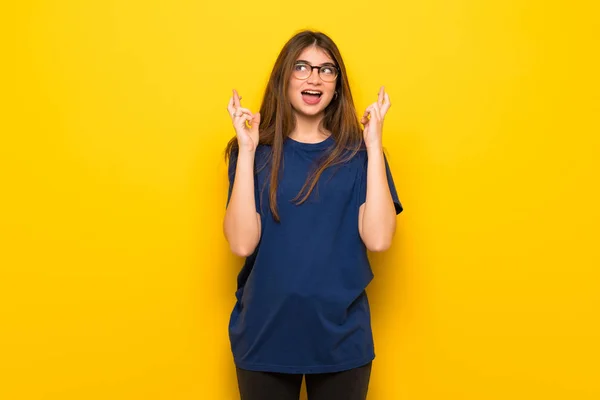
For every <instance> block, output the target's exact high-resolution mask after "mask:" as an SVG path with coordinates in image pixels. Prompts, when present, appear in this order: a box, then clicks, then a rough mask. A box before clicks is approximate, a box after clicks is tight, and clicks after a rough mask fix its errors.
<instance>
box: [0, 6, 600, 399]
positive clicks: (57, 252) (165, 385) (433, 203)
mask: <svg viewBox="0 0 600 400" xmlns="http://www.w3.org/2000/svg"><path fill="white" fill-rule="evenodd" d="M13 3H14V4H12V5H10V6H8V7H10V9H6V7H7V6H4V7H5V10H4V11H3V12H2V13H0V14H2V19H3V21H2V28H1V29H2V30H3V31H4V32H3V34H2V39H1V40H2V41H3V43H4V44H3V46H2V48H3V51H2V53H3V61H2V67H0V68H2V71H3V73H2V81H3V83H2V93H3V96H2V97H3V98H4V99H3V104H2V107H1V113H2V118H1V124H2V131H1V139H2V144H1V145H0V177H1V179H0V182H1V188H2V189H1V190H2V197H1V200H0V201H1V203H2V204H1V206H2V207H1V211H0V223H1V228H2V229H1V236H0V239H1V240H0V243H1V251H0V263H1V269H0V297H1V303H0V304H1V305H0V324H1V325H0V328H1V329H0V339H1V340H0V398H1V399H7V400H13V399H44V400H51V399H52V400H54V399H56V400H70V399H77V400H93V399H99V400H100V399H101V400H107V399H111V400H120V399H123V400H134V399H136V400H137V399H144V400H154V399H169V400H171V399H172V400H180V399H181V400H183V399H186V400H187V399H217V400H220V399H236V398H237V390H236V381H235V375H234V373H235V372H234V369H233V364H232V359H231V355H230V354H231V353H230V350H229V342H228V338H227V322H228V318H229V312H230V310H231V308H232V306H233V304H234V300H235V298H234V291H235V277H236V274H237V272H238V270H239V268H240V266H241V261H242V260H241V259H237V258H235V257H234V256H232V255H230V254H229V252H228V247H227V245H226V242H225V239H224V237H223V235H222V231H221V222H222V217H223V214H224V211H225V208H224V207H225V198H226V190H227V186H226V185H227V181H226V172H225V171H226V169H225V164H224V162H223V161H222V151H223V148H224V146H225V143H226V141H227V140H228V139H229V138H230V137H231V136H232V135H233V134H234V132H233V129H232V128H231V126H230V120H229V118H228V115H227V112H226V105H227V101H228V98H229V96H230V93H231V89H232V88H236V89H238V91H239V92H240V93H241V95H242V96H243V97H244V100H243V101H242V103H243V104H245V106H247V107H249V108H251V109H252V110H257V109H258V107H259V104H260V96H261V94H262V91H263V89H264V85H265V83H266V79H267V77H268V74H269V72H270V69H271V67H272V65H273V62H274V60H275V57H276V56H277V54H278V52H279V50H280V49H281V46H282V45H283V44H284V42H285V41H286V40H287V39H288V38H289V37H290V36H292V35H293V34H294V33H295V32H296V31H297V30H299V29H301V28H314V29H320V30H323V31H325V32H326V33H328V34H330V35H331V36H332V37H333V39H334V40H335V41H336V42H337V43H338V45H339V46H340V48H341V51H342V55H343V56H344V57H345V61H346V63H347V67H348V69H349V74H350V79H351V84H352V88H353V91H354V95H355V98H356V102H357V106H358V108H359V110H360V112H361V114H362V111H363V110H364V108H365V107H366V106H367V105H368V104H370V103H371V102H373V101H375V99H376V94H377V91H378V89H379V85H385V86H386V87H387V89H388V91H389V93H390V96H391V100H392V103H393V107H392V108H391V110H390V113H389V114H388V118H387V120H386V121H387V122H386V126H385V128H384V144H385V146H386V148H387V151H388V153H389V157H390V158H389V160H390V165H391V167H392V171H393V173H394V177H395V180H396V185H397V188H398V192H399V194H400V196H401V199H402V201H403V203H404V206H405V212H404V213H403V214H401V216H400V217H399V219H398V232H397V236H396V238H395V241H394V245H393V249H392V250H390V251H388V252H387V253H384V254H377V255H374V256H373V257H372V261H373V268H374V271H375V275H376V277H375V280H374V282H373V283H372V284H371V285H370V286H369V290H368V292H369V296H370V299H371V306H372V312H373V324H374V331H375V341H376V343H375V346H376V353H377V358H376V361H375V364H374V368H373V375H372V380H371V390H370V396H369V399H372V400H374V399H380V400H389V399H407V400H425V399H431V400H440V399H460V400H506V399H515V400H516V399H527V400H530V399H544V400H549V399H561V400H564V399H577V400H586V399H598V398H600V380H598V379H597V378H598V375H599V373H600V371H599V369H600V368H599V367H598V359H599V357H600V351H599V342H600V341H599V339H600V329H599V322H598V321H599V318H598V316H599V315H598V314H599V312H598V310H599V305H600V298H599V293H600V291H599V288H598V286H599V284H598V281H599V278H600V274H599V273H598V267H599V266H600V256H599V253H598V248H597V245H598V223H599V222H600V218H599V217H600V215H599V214H600V213H599V211H598V209H599V207H598V204H599V200H600V197H599V195H598V188H597V187H598V173H599V172H600V171H599V169H600V168H599V167H600V163H599V161H598V155H599V147H600V146H599V144H600V143H599V139H598V135H599V133H600V129H599V128H600V124H599V122H598V116H599V113H600V104H599V103H600V97H599V95H598V93H599V92H600V85H599V80H598V78H597V77H598V71H599V70H600V65H599V63H598V58H597V57H598V56H597V53H598V39H599V38H600V37H599V36H600V35H598V30H597V28H595V27H593V26H592V24H597V20H598V17H599V16H598V12H597V11H598V10H597V7H593V6H591V5H587V4H585V3H583V2H577V1H570V2H567V1H565V2H564V4H562V5H561V4H559V3H558V2H548V1H541V0H537V1H536V0H520V1H500V0H497V1H491V2H490V1H479V0H462V1H458V0H457V1H442V0H424V1H410V2H408V1H400V2H398V1H389V2H386V3H381V2H359V1H353V2H351V3H348V2H346V1H341V0H338V1H335V0H334V1H333V2H329V3H327V2H304V3H303V2H300V3H293V2H292V3H289V2H278V1H273V0H271V1H267V0H262V1H251V2H246V1H232V2H214V1H206V0H200V1H181V2H168V1H154V2H148V1H128V2H125V1H113V2H108V1H93V2H92V1H66V0H63V1H46V2H42V1H29V2H13ZM589 3H590V4H592V2H591V1H590V2H589ZM594 8H596V9H594ZM594 378H596V379H594Z"/></svg>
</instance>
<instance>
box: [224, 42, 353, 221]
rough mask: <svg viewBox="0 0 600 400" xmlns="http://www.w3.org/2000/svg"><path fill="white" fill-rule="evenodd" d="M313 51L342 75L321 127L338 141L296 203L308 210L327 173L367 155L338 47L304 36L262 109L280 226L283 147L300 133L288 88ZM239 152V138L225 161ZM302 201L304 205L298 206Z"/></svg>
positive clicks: (282, 59) (282, 64) (277, 72)
mask: <svg viewBox="0 0 600 400" xmlns="http://www.w3.org/2000/svg"><path fill="white" fill-rule="evenodd" d="M310 46H316V47H318V48H320V49H321V50H323V51H325V52H326V53H327V54H328V55H329V57H331V58H332V59H333V60H334V62H335V63H336V65H337V66H338V69H339V71H340V73H339V75H338V78H337V81H336V88H335V90H336V91H337V93H338V95H337V96H336V97H334V98H333V99H332V100H331V102H330V103H329V104H328V105H327V107H326V108H325V115H324V118H323V120H322V121H321V126H320V127H319V128H325V129H326V130H328V131H330V132H331V134H332V135H333V138H334V139H335V147H333V148H332V150H331V151H330V152H329V153H328V154H327V155H326V157H325V158H324V159H323V160H322V161H321V162H320V163H319V165H318V166H317V167H316V169H315V170H314V171H313V172H312V174H311V175H310V176H309V177H308V178H307V180H306V182H305V183H304V186H303V187H302V189H301V190H300V192H299V193H298V195H297V196H296V197H295V198H294V201H297V203H296V204H302V203H303V202H304V201H306V199H308V197H309V196H310V193H311V192H312V190H313V189H314V187H315V186H316V184H317V181H318V180H319V178H320V176H321V174H322V173H323V171H324V170H325V169H326V168H328V167H330V166H333V165H336V164H340V163H343V162H345V161H347V160H349V159H351V158H352V157H354V155H355V154H356V153H357V152H358V151H359V150H361V148H362V149H364V142H363V134H362V129H361V126H360V123H359V120H358V117H357V114H356V108H355V107H354V101H353V100H352V93H351V92H350V85H349V83H348V76H347V74H346V67H345V65H344V61H343V60H342V56H341V54H340V52H339V50H338V48H337V46H336V45H335V43H334V42H333V40H331V39H330V38H329V37H328V36H327V35H325V34H324V33H322V32H317V31H310V30H303V31H300V32H298V33H297V34H295V35H294V36H293V37H292V38H291V39H290V40H289V41H288V42H287V43H286V44H285V45H284V46H283V48H282V49H281V52H280V53H279V56H278V57H277V60H276V61H275V65H274V66H273V70H272V72H271V76H270V78H269V82H268V83H267V87H266V89H265V93H264V97H263V101H262V104H261V106H260V125H259V129H258V130H259V139H258V143H259V145H260V144H264V145H269V146H271V155H270V157H271V177H270V183H271V187H270V191H269V204H270V208H271V212H272V214H273V218H274V219H275V221H277V222H280V219H279V213H278V212H277V201H276V199H277V196H276V193H277V185H278V182H279V167H280V165H281V159H282V153H283V142H284V139H285V138H286V137H287V136H288V135H289V134H290V133H291V132H292V131H293V129H294V128H295V122H296V121H295V118H294V116H293V113H292V106H291V103H290V100H289V99H288V95H287V88H288V84H289V80H290V76H291V74H292V70H293V66H294V63H295V62H296V59H297V57H298V56H299V55H300V53H302V51H303V50H304V49H305V48H307V47H310ZM238 150H239V146H238V143H237V137H236V136H234V137H233V138H232V139H231V140H230V141H229V142H228V143H227V147H226V149H225V159H226V160H227V159H231V155H232V154H233V153H234V152H237V151H238ZM345 150H351V152H350V153H349V154H348V156H347V157H344V153H345ZM255 173H256V172H255ZM303 193H304V194H303ZM298 199H300V200H299V201H298Z"/></svg>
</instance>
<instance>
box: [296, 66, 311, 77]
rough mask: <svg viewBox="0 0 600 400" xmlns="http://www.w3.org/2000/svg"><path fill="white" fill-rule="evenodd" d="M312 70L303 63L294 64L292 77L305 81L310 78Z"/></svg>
mask: <svg viewBox="0 0 600 400" xmlns="http://www.w3.org/2000/svg"><path fill="white" fill-rule="evenodd" d="M311 72H312V69H310V66H309V65H308V64H305V63H296V64H295V65H294V76H295V77H296V78H298V79H306V78H308V77H309V76H310V73H311Z"/></svg>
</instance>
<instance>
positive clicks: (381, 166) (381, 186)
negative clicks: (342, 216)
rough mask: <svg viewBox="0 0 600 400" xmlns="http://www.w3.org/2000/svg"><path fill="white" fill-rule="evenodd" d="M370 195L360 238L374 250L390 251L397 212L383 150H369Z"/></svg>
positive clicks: (368, 194) (368, 177) (367, 198)
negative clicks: (388, 180)
mask: <svg viewBox="0 0 600 400" xmlns="http://www.w3.org/2000/svg"><path fill="white" fill-rule="evenodd" d="M367 154H368V164H367V195H366V201H365V204H364V212H363V215H362V221H361V222H362V229H361V232H362V233H361V236H362V239H363V242H364V243H365V245H366V246H367V248H368V249H369V250H371V251H384V250H387V249H388V248H389V247H390V245H391V243H392V238H393V236H394V232H395V230H396V209H395V207H394V201H393V200H392V194H391V193H390V188H389V185H388V182H387V175H386V169H385V159H384V155H383V150H382V149H381V148H374V149H371V148H368V149H367Z"/></svg>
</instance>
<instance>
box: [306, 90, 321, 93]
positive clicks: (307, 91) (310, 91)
mask: <svg viewBox="0 0 600 400" xmlns="http://www.w3.org/2000/svg"><path fill="white" fill-rule="evenodd" d="M302 93H310V94H321V92H316V91H312V90H305V91H303V92H302Z"/></svg>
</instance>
